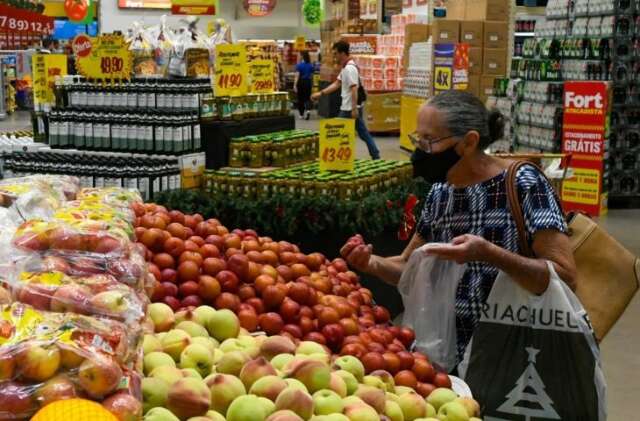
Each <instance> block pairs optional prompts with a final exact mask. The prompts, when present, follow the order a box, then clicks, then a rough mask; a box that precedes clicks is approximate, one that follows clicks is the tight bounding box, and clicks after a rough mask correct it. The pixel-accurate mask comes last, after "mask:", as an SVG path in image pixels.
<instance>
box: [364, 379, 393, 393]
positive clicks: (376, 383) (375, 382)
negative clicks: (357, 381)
mask: <svg viewBox="0 0 640 421" xmlns="http://www.w3.org/2000/svg"><path fill="white" fill-rule="evenodd" d="M362 384H365V385H367V386H372V387H375V388H376V389H380V390H384V391H385V392H391V390H387V386H386V385H385V384H384V382H383V381H382V379H380V377H375V376H364V377H363V378H362Z"/></svg>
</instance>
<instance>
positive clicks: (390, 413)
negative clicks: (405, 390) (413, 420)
mask: <svg viewBox="0 0 640 421" xmlns="http://www.w3.org/2000/svg"><path fill="white" fill-rule="evenodd" d="M384 415H386V416H387V417H388V418H389V419H390V420H391V421H404V414H403V412H402V409H400V405H398V403H397V402H394V401H392V400H387V401H386V402H385V405H384Z"/></svg>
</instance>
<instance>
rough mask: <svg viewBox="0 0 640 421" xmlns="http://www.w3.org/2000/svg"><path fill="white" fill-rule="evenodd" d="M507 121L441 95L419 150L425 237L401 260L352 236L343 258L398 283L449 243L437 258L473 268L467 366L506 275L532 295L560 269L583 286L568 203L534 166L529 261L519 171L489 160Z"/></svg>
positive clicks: (527, 186) (465, 288) (464, 322)
mask: <svg viewBox="0 0 640 421" xmlns="http://www.w3.org/2000/svg"><path fill="white" fill-rule="evenodd" d="M503 129H504V120H503V117H502V115H501V114H500V113H499V112H497V111H487V109H486V108H485V106H484V105H483V104H482V102H481V101H480V100H479V99H478V98H476V97H475V96H473V95H471V94H469V93H467V92H462V91H448V92H444V93H441V94H438V95H437V96H436V97H434V98H433V99H431V100H430V101H429V102H428V103H427V104H425V105H424V106H423V107H422V109H421V110H420V112H419V115H418V122H417V131H416V132H415V134H414V135H412V136H411V137H412V142H413V143H414V145H415V146H416V147H417V148H419V149H421V150H422V151H424V152H425V153H424V154H423V158H422V160H420V161H415V162H414V165H415V166H416V170H417V172H418V174H419V175H421V176H422V177H423V178H425V179H426V181H428V182H430V183H433V185H432V187H431V190H430V192H429V194H428V195H427V197H426V198H425V204H424V208H423V211H422V215H421V217H420V220H419V222H418V225H417V229H416V233H415V234H414V236H413V238H412V239H411V242H410V243H409V244H408V246H407V247H406V249H405V250H404V252H403V253H402V254H401V255H400V256H395V257H381V256H376V255H374V254H373V249H372V246H371V245H367V244H366V243H365V242H364V240H363V239H362V237H360V236H356V237H353V238H351V239H350V240H349V241H348V242H347V244H346V245H345V246H344V247H343V248H342V250H341V254H342V256H344V257H345V258H346V260H347V261H348V262H349V264H350V265H352V267H355V268H356V269H358V270H360V271H362V272H365V273H368V274H370V275H373V276H375V277H377V278H379V279H381V280H383V281H385V282H387V283H389V284H392V285H397V284H398V281H399V280H400V277H401V274H402V271H403V268H404V267H405V265H406V263H407V261H408V259H409V257H410V256H411V253H412V252H413V251H414V250H415V249H416V248H417V247H420V246H421V245H423V244H425V243H441V244H439V245H437V246H435V247H433V248H430V249H429V251H428V253H429V254H432V255H435V256H437V257H438V258H441V259H446V260H453V261H455V262H457V263H468V266H467V268H466V270H465V272H464V275H463V277H462V279H460V281H459V283H458V287H457V292H456V298H455V317H456V332H457V351H458V353H457V358H458V359H457V361H458V362H460V361H461V360H462V357H463V354H464V351H465V348H466V346H467V344H468V343H469V341H470V339H471V336H472V335H473V332H474V329H475V328H476V326H477V325H478V322H479V319H480V314H481V308H482V305H483V304H484V303H486V300H487V297H488V295H489V292H490V291H491V288H492V286H493V283H494V281H495V279H496V276H497V275H498V272H499V271H502V272H505V273H506V274H507V275H509V276H510V277H511V278H512V279H513V280H514V281H515V282H516V283H517V284H519V285H520V286H521V287H522V288H524V289H526V290H528V291H530V292H531V293H533V294H541V293H543V292H544V291H545V290H546V289H547V286H548V285H549V276H550V273H549V272H550V271H549V268H548V266H547V261H549V262H551V263H552V264H553V266H554V268H555V270H556V272H557V273H558V275H559V276H560V278H562V279H563V280H564V282H565V283H566V284H567V285H569V286H570V287H571V288H575V280H576V267H575V262H574V259H573V255H572V253H571V248H570V246H569V238H568V236H567V226H566V224H565V220H564V218H563V214H562V209H561V206H560V203H559V201H558V197H557V195H556V193H555V191H554V190H553V187H552V186H551V185H550V184H549V182H548V181H547V179H546V178H545V176H544V175H543V174H541V173H540V171H539V170H538V169H537V168H536V167H534V166H533V165H524V166H522V167H520V169H519V170H518V171H517V173H516V177H515V185H516V188H517V197H518V201H519V202H520V203H521V207H522V210H523V214H524V220H525V227H526V230H527V238H526V241H527V243H528V244H529V247H530V248H531V249H532V250H533V252H534V255H535V258H529V257H524V256H523V250H520V247H519V245H518V231H517V228H516V224H515V221H514V219H513V217H512V213H511V210H510V208H509V205H508V201H507V188H508V184H507V181H506V175H507V169H508V168H509V166H510V165H511V164H512V162H510V161H506V160H502V159H499V158H496V157H493V156H489V155H487V154H485V153H484V150H485V149H486V148H487V146H489V145H490V144H491V143H492V142H494V141H495V140H497V139H499V138H501V137H502V134H503Z"/></svg>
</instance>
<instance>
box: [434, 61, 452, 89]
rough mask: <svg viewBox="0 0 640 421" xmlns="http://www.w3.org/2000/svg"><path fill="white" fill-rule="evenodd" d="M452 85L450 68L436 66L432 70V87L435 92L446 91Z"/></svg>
mask: <svg viewBox="0 0 640 421" xmlns="http://www.w3.org/2000/svg"><path fill="white" fill-rule="evenodd" d="M452 85H453V74H452V72H451V67H446V66H436V67H435V69H434V77H433V87H434V89H435V90H436V91H448V90H450V89H451V87H452Z"/></svg>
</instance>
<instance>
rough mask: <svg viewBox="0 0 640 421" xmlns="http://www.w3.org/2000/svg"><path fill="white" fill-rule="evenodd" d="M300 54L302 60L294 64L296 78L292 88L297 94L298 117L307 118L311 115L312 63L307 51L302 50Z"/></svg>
mask: <svg viewBox="0 0 640 421" xmlns="http://www.w3.org/2000/svg"><path fill="white" fill-rule="evenodd" d="M300 56H301V57H302V61H301V62H300V63H298V64H297V65H296V79H295V81H294V83H293V90H294V91H295V92H296V94H297V95H298V112H299V113H300V118H304V119H305V120H309V116H310V115H311V101H310V100H311V85H312V78H313V71H314V69H313V64H311V59H310V58H309V52H308V51H303V52H302V53H301V54H300Z"/></svg>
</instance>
